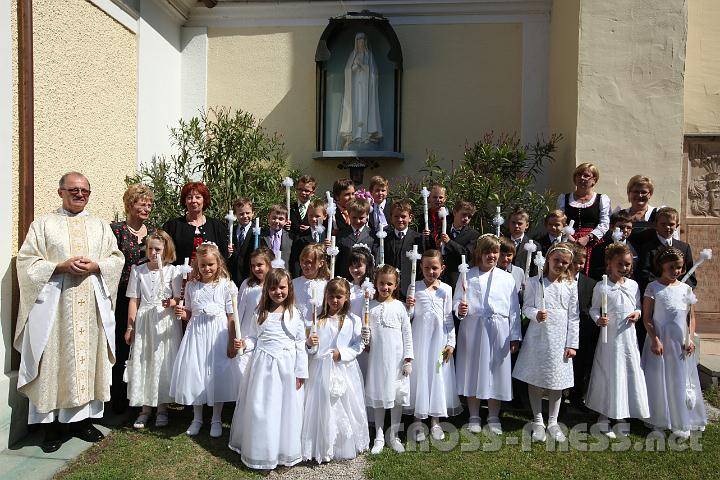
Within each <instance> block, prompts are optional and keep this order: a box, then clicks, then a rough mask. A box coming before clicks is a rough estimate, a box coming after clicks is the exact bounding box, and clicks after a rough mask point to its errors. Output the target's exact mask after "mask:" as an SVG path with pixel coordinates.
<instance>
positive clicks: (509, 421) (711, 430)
mask: <svg viewBox="0 0 720 480" xmlns="http://www.w3.org/2000/svg"><path fill="white" fill-rule="evenodd" d="M594 420H595V417H594V416H592V415H590V416H580V415H573V417H572V418H563V416H562V415H561V418H560V421H561V422H563V421H565V422H566V424H567V425H568V426H569V427H571V426H572V425H574V424H577V423H579V422H583V421H585V422H591V423H592V422H594ZM527 421H529V417H527V416H523V415H518V414H515V413H513V414H506V415H504V418H503V428H504V435H503V436H502V437H496V440H495V442H497V443H493V441H492V440H491V437H489V436H487V435H485V434H484V433H483V434H480V435H472V434H470V433H469V432H467V431H466V430H462V431H461V433H460V435H461V439H462V441H464V442H465V443H466V446H469V447H470V449H471V450H474V451H461V448H460V447H456V448H455V449H453V450H451V451H449V452H443V451H439V450H437V449H435V448H433V447H431V446H430V445H429V443H428V442H427V441H426V442H423V446H424V448H425V449H426V450H429V451H426V452H420V451H415V452H409V451H408V452H406V453H404V454H401V455H399V454H396V453H394V452H391V451H390V450H389V449H387V448H386V449H385V450H384V451H383V453H382V454H380V455H378V456H375V457H371V462H372V463H371V467H370V469H369V471H368V475H369V477H370V478H372V479H386V478H392V479H408V480H410V479H412V480H416V479H423V478H427V479H432V480H442V479H453V480H457V479H462V478H513V479H515V478H546V479H547V478H603V479H622V480H628V479H635V478H650V477H652V478H653V479H654V480H659V479H666V478H667V479H677V478H682V477H684V478H714V477H716V476H717V459H718V458H720V426H718V425H717V424H713V425H709V426H708V428H707V429H706V431H705V432H703V433H702V437H701V438H700V439H699V440H697V441H696V443H697V444H699V445H700V446H701V450H702V451H690V449H687V451H664V452H663V451H636V450H635V449H634V447H635V445H636V444H637V445H639V446H642V445H644V444H645V443H644V442H645V436H646V435H647V433H649V430H647V429H646V428H645V427H644V426H643V425H642V423H635V422H633V424H632V433H631V435H630V437H629V439H630V441H631V442H632V443H631V444H630V445H631V448H628V449H627V450H626V451H612V450H611V448H605V451H580V450H578V449H574V448H572V447H569V448H568V449H567V451H548V449H549V447H548V446H547V445H546V444H532V445H531V446H530V447H529V449H527V451H526V450H525V449H524V448H523V447H522V446H521V445H520V444H518V445H508V444H507V439H508V438H510V437H516V438H518V439H520V438H521V437H522V428H523V425H525V423H526V422H527ZM588 437H589V438H588V440H587V441H585V442H584V444H585V445H588V446H591V445H594V446H595V447H602V444H598V443H597V442H598V440H597V439H594V438H593V437H591V436H588ZM473 439H474V440H473ZM471 440H473V441H471ZM601 441H607V439H604V438H603V440H601ZM581 443H582V442H581ZM608 443H609V445H610V446H612V445H615V446H616V448H618V447H622V445H623V444H621V443H620V442H619V441H612V442H608ZM500 445H501V446H500ZM683 445H686V446H688V445H689V443H688V442H687V441H686V442H684V443H683ZM498 446H499V449H498V448H497V447H498ZM483 447H484V448H486V449H487V450H488V451H483V450H482V449H483ZM668 450H669V449H668Z"/></svg>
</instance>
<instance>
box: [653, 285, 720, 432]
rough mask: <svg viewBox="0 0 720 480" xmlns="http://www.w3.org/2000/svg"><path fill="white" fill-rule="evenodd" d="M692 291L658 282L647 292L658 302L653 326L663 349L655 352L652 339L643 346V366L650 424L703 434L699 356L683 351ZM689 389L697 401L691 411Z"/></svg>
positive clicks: (687, 287)
mask: <svg viewBox="0 0 720 480" xmlns="http://www.w3.org/2000/svg"><path fill="white" fill-rule="evenodd" d="M691 291H692V289H691V288H690V286H689V285H687V284H685V283H680V282H677V283H676V284H674V285H663V284H662V283H660V282H658V281H655V282H652V283H651V284H650V285H648V286H647V288H646V289H645V296H646V297H650V298H652V299H653V300H655V306H654V309H653V313H652V316H653V325H654V326H655V333H656V334H657V336H658V338H659V339H660V341H661V342H662V345H663V354H662V355H655V354H654V353H653V352H652V350H651V347H652V341H651V340H650V338H647V339H646V340H645V345H644V346H643V352H642V359H641V365H642V368H643V371H644V372H645V383H646V384H647V392H648V400H649V404H650V419H649V420H648V423H650V424H651V425H654V426H655V427H658V428H662V429H670V430H673V431H688V430H703V429H704V428H705V425H707V416H706V414H705V404H704V403H703V398H702V392H701V390H700V379H699V378H698V372H697V354H694V355H686V354H685V352H684V351H683V341H684V338H685V330H686V328H687V323H686V319H687V314H688V308H687V303H686V298H687V295H688V294H689V293H690V292H691ZM688 387H690V388H691V389H692V390H691V391H692V393H693V396H694V397H695V401H694V406H693V408H692V409H690V408H688V405H687V402H686V395H687V394H688V393H689V392H687V390H688ZM693 387H694V388H693ZM693 390H694V391H693Z"/></svg>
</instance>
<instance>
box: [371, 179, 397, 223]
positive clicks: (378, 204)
mask: <svg viewBox="0 0 720 480" xmlns="http://www.w3.org/2000/svg"><path fill="white" fill-rule="evenodd" d="M368 190H370V195H372V198H373V206H372V210H371V211H370V222H369V223H368V224H369V225H370V228H371V229H372V231H373V232H377V231H378V225H382V226H383V229H385V228H386V227H387V225H388V224H389V223H390V215H391V213H390V207H391V205H392V202H391V201H390V200H389V199H388V193H389V190H390V182H388V181H387V179H386V178H385V177H382V176H380V175H375V176H374V177H372V178H371V179H370V183H369V184H368Z"/></svg>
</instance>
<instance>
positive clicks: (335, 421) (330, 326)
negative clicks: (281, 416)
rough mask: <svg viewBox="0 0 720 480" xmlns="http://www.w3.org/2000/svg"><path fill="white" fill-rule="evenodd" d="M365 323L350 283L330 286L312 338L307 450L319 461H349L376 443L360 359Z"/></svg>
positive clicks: (306, 455)
mask: <svg viewBox="0 0 720 480" xmlns="http://www.w3.org/2000/svg"><path fill="white" fill-rule="evenodd" d="M361 327H362V322H361V320H360V318H359V317H357V316H356V315H353V314H352V313H351V312H350V284H349V283H348V281H347V280H345V279H344V278H333V279H332V280H330V281H329V282H328V284H327V288H326V289H325V296H324V299H323V308H322V311H321V312H320V317H319V320H318V328H317V333H316V334H314V335H310V337H308V339H307V341H306V347H307V349H308V352H311V351H312V349H316V352H315V353H311V354H310V361H309V376H308V382H307V386H306V397H305V416H304V421H303V431H302V451H303V458H304V459H305V460H312V459H314V460H316V461H317V462H318V463H323V462H329V461H331V460H348V459H351V458H355V457H356V456H357V455H358V454H359V453H361V452H363V451H365V450H367V448H368V443H369V442H370V434H369V433H368V425H367V414H366V413H365V404H364V402H363V397H364V394H363V377H362V374H361V372H360V367H359V366H358V363H357V361H356V358H357V356H358V355H359V354H360V352H362V350H363V341H362V338H361V336H360V331H361Z"/></svg>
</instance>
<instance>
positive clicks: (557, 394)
mask: <svg viewBox="0 0 720 480" xmlns="http://www.w3.org/2000/svg"><path fill="white" fill-rule="evenodd" d="M543 391H547V394H548V403H549V404H550V406H549V408H548V426H550V425H557V419H558V414H559V413H560V401H561V400H562V390H546V389H544V388H540V387H536V386H535V385H528V395H529V396H530V407H531V408H532V411H533V417H534V421H535V423H537V424H538V425H544V422H543V415H542V395H543Z"/></svg>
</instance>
